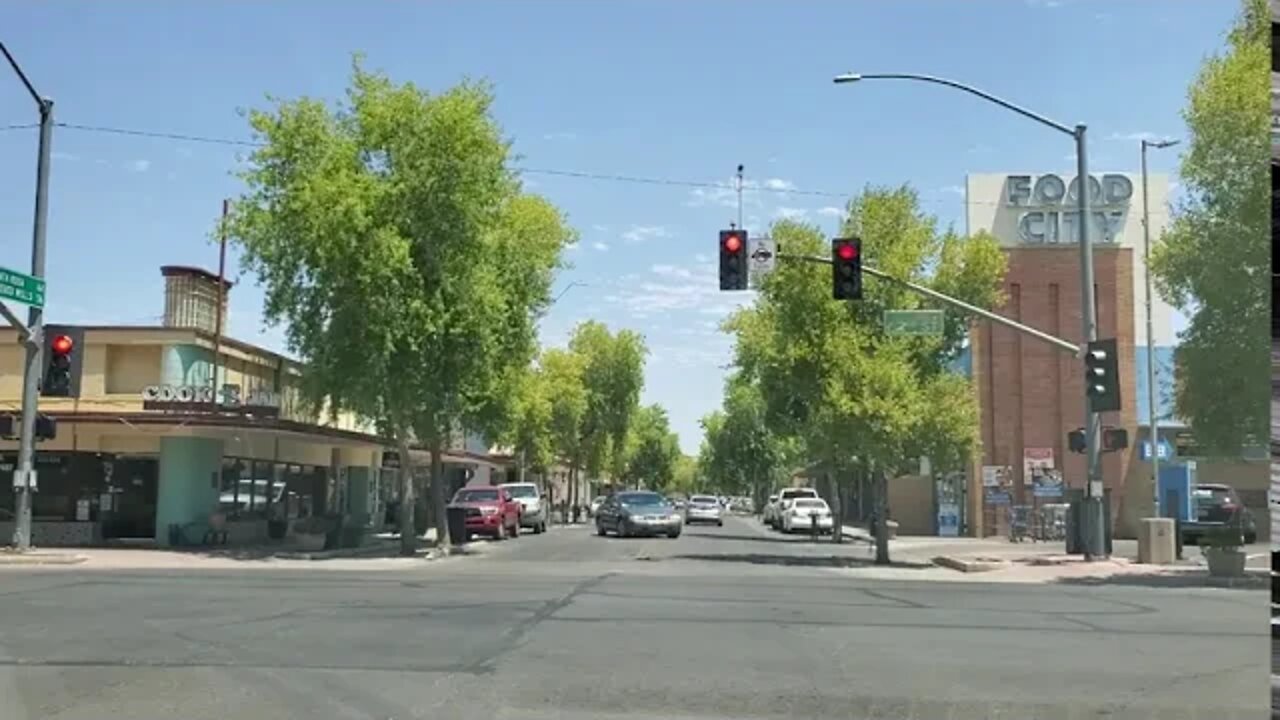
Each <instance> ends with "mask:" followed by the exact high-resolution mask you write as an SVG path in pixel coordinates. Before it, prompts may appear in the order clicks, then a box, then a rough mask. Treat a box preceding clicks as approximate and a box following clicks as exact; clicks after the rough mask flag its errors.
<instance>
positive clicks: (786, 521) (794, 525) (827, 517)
mask: <svg viewBox="0 0 1280 720" xmlns="http://www.w3.org/2000/svg"><path fill="white" fill-rule="evenodd" d="M815 525H816V526H817V528H818V532H819V533H821V534H823V535H827V534H829V533H831V532H833V531H834V530H835V520H834V519H833V518H832V517H831V508H830V507H828V506H827V501H826V500H823V499H822V498H797V499H796V500H794V501H792V503H791V506H790V507H788V508H787V510H786V512H784V513H782V532H784V533H790V532H796V531H800V532H812V530H813V528H814V526H815Z"/></svg>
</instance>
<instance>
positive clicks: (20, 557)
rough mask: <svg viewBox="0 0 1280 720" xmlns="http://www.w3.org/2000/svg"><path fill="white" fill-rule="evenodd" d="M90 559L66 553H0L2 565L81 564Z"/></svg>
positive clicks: (0, 563)
mask: <svg viewBox="0 0 1280 720" xmlns="http://www.w3.org/2000/svg"><path fill="white" fill-rule="evenodd" d="M88 559H89V558H87V557H85V556H84V555H67V554H65V553H39V552H34V553H16V552H5V553H0V565H79V564H80V563H82V562H84V561H86V560H88Z"/></svg>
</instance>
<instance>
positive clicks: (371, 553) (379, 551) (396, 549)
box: [272, 542, 439, 560]
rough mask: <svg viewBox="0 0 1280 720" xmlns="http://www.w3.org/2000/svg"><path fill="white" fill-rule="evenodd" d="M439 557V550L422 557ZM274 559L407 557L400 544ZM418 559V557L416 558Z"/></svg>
mask: <svg viewBox="0 0 1280 720" xmlns="http://www.w3.org/2000/svg"><path fill="white" fill-rule="evenodd" d="M438 555H439V550H438V549H437V548H431V549H428V550H427V552H426V555H425V556H423V557H422V559H424V560H434V559H435V558H436V557H437V556H438ZM272 557H274V558H277V559H280V560H345V559H348V558H350V559H355V558H368V557H387V558H401V557H406V556H404V555H401V554H400V543H398V542H396V543H385V544H382V543H380V544H377V545H367V546H364V547H358V548H344V549H341V550H320V551H317V552H288V551H285V552H278V553H274V554H272ZM415 557H416V556H415Z"/></svg>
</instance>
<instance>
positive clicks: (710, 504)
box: [684, 495, 724, 526]
mask: <svg viewBox="0 0 1280 720" xmlns="http://www.w3.org/2000/svg"><path fill="white" fill-rule="evenodd" d="M684 522H685V524H686V525H693V524H694V523H700V522H705V523H715V524H716V525H721V526H723V525H724V508H722V507H721V506H720V501H719V500H718V499H716V498H714V497H711V496H710V495H694V496H693V497H691V498H689V504H688V505H687V506H686V507H685V510H684Z"/></svg>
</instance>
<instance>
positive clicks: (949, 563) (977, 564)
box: [933, 555, 1011, 573]
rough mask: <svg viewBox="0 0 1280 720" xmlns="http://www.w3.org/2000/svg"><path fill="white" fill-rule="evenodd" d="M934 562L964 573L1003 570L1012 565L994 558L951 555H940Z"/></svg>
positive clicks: (939, 565)
mask: <svg viewBox="0 0 1280 720" xmlns="http://www.w3.org/2000/svg"><path fill="white" fill-rule="evenodd" d="M933 564H934V565H937V566H938V567H944V568H947V569H949V570H957V571H959V572H963V573H977V572H990V571H992V570H1003V569H1004V568H1007V567H1011V566H1010V564H1009V563H1005V562H1000V561H998V560H997V561H992V560H964V559H962V558H957V557H951V556H950V555H939V556H937V557H935V558H934V559H933Z"/></svg>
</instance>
